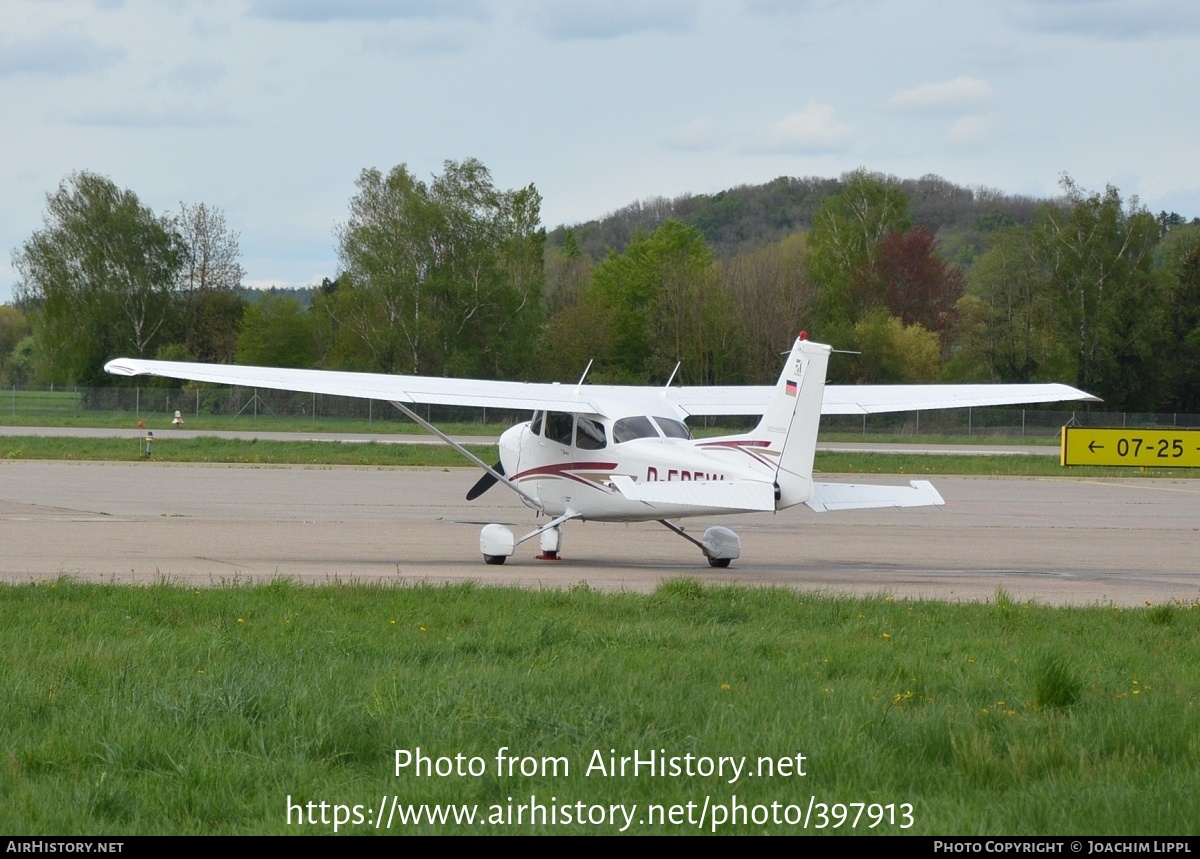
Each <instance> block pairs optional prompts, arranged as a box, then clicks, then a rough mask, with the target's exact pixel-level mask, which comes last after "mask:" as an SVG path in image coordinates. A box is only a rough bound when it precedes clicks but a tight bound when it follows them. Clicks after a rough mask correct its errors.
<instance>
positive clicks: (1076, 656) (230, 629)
mask: <svg viewBox="0 0 1200 859" xmlns="http://www.w3.org/2000/svg"><path fill="white" fill-rule="evenodd" d="M0 591H2V599H0V643H2V646H0V686H2V687H3V688H4V690H5V715H6V718H5V719H4V720H3V721H2V722H0V736H2V737H3V748H4V749H5V754H6V761H5V765H4V766H3V767H0V795H2V796H3V797H4V802H3V803H0V831H4V832H8V833H11V834H14V835H16V834H42V835H45V834H51V833H53V834H71V833H91V834H104V833H110V834H114V835H130V834H138V833H197V834H199V833H204V834H233V833H255V834H257V833H275V834H278V833H300V832H308V833H314V832H319V833H331V832H333V830H334V826H333V820H334V819H335V818H339V819H340V820H341V821H342V822H341V823H340V824H339V826H338V829H339V831H340V832H343V833H345V832H374V831H376V830H375V829H373V828H372V826H371V825H369V824H368V821H372V822H373V821H374V819H375V817H376V816H378V811H377V810H378V809H379V807H380V806H381V805H382V806H383V807H384V808H385V810H386V813H387V814H388V815H390V816H391V817H392V818H393V819H392V826H391V830H392V831H393V832H396V831H402V832H444V833H454V832H460V833H461V832H469V833H471V834H476V835H479V834H508V833H514V834H515V833H536V832H552V833H564V834H565V833H584V832H593V833H604V834H612V833H616V832H618V831H620V830H621V829H622V828H623V827H625V830H626V831H627V832H630V833H636V834H648V833H667V834H674V833H679V834H685V833H696V832H709V831H713V830H715V831H716V832H719V833H725V834H733V833H759V832H774V833H792V832H801V831H803V827H802V823H801V822H798V821H801V820H802V819H803V818H805V817H806V818H807V820H808V830H809V831H823V832H838V833H849V832H872V831H873V832H877V833H878V832H888V833H896V832H907V833H912V834H942V835H948V834H970V833H984V834H992V835H998V834H1006V833H1007V834H1068V833H1080V834H1105V833H1109V834H1134V833H1136V834H1158V835H1166V834H1186V833H1192V832H1194V831H1195V827H1196V821H1197V820H1198V819H1200V793H1197V791H1196V790H1195V776H1196V761H1197V759H1198V756H1200V735H1197V733H1196V731H1195V726H1196V723H1197V710H1196V705H1197V697H1198V694H1200V679H1198V678H1200V650H1197V648H1196V647H1195V641H1196V639H1197V636H1198V635H1200V610H1198V609H1197V608H1196V606H1194V605H1187V604H1182V605H1180V604H1176V605H1158V606H1148V607H1145V608H1144V609H1138V610H1118V609H1115V608H1111V607H1107V606H1096V607H1093V608H1087V609H1055V608H1047V607H1043V606H1038V605H1030V604H1016V603H1013V602H1012V601H1011V600H1009V599H1008V598H1007V596H1006V595H1005V594H1003V593H997V594H996V596H995V599H994V600H993V601H990V602H988V603H986V604H968V605H962V604H959V605H946V604H938V603H930V602H905V601H893V600H891V599H890V598H888V597H887V596H885V595H880V596H878V597H876V598H872V599H858V600H855V599H833V598H826V597H822V596H819V595H810V594H800V593H796V592H792V591H781V590H768V589H746V588H732V587H704V586H701V585H699V584H698V583H696V582H695V581H693V580H689V579H682V580H675V581H672V582H668V583H665V584H663V585H662V586H661V587H660V588H659V589H658V590H657V592H655V593H653V594H650V595H638V594H621V593H618V594H611V593H610V594H602V593H597V592H594V591H590V590H588V589H587V588H586V587H585V586H579V587H576V588H573V589H569V590H562V591H545V592H530V591H522V590H510V589H501V588H486V589H485V588H480V587H473V586H470V585H466V586H456V587H428V586H413V587H402V586H394V587H389V586H365V585H354V584H340V585H338V584H334V585H329V586H324V587H300V586H295V585H292V584H290V583H289V582H288V581H286V580H279V581H276V582H273V583H271V584H269V585H261V586H254V587H247V586H239V585H237V584H236V583H235V582H230V583H227V584H226V585H225V586H221V587H212V588H204V589H192V588H189V587H180V586H174V585H172V584H170V583H163V584H159V585H155V586H151V587H122V586H114V585H102V584H101V585H97V584H80V583H74V582H71V581H67V580H59V581H51V582H39V583H32V584H27V585H18V586H6V587H3V588H2V589H0ZM418 748H419V749H420V754H421V755H422V756H424V757H425V758H426V759H427V760H428V763H427V764H426V766H427V767H428V774H426V773H425V772H420V773H417V772H414V770H415V769H416V764H415V763H414V762H413V761H414V760H419V758H417V757H416V756H417V749H418ZM501 749H507V751H505V752H500V750H501ZM397 750H403V752H404V753H406V754H408V755H409V756H410V757H409V758H405V759H404V760H405V761H406V762H408V763H409V765H408V766H406V767H402V768H401V769H400V770H399V771H397V767H396V751H397ZM635 751H637V752H638V753H639V754H640V755H641V756H643V757H645V756H647V755H649V754H650V753H651V752H654V753H655V754H656V755H665V756H666V757H667V758H668V759H670V758H674V759H676V763H677V764H678V766H679V767H680V769H681V772H680V773H679V774H671V773H670V772H668V774H666V775H654V776H651V775H649V774H648V772H647V771H646V770H645V768H643V771H642V774H641V775H639V776H634V775H632V773H631V772H629V771H627V772H626V773H625V775H623V776H622V775H621V774H620V773H619V771H618V772H613V771H612V770H611V763H616V764H617V766H618V767H619V760H617V761H613V759H614V758H616V759H619V758H621V757H629V756H632V755H633V754H634V752H635ZM498 753H499V754H501V755H502V756H503V757H505V758H507V757H509V756H512V757H514V758H516V760H515V761H514V762H512V766H513V770H512V774H511V775H510V774H509V772H508V770H507V769H506V768H505V765H503V762H502V765H501V766H500V772H499V773H498V772H497V755H498ZM456 755H461V756H462V757H461V758H460V759H459V761H458V762H457V763H455V760H454V759H455V756H456ZM689 755H690V756H692V758H691V760H690V763H689V759H688V758H687V756H689ZM798 756H803V760H802V761H801V760H800V759H799V758H798ZM722 757H729V758H732V759H733V760H734V761H739V760H741V759H742V758H743V757H744V758H745V759H746V762H745V767H746V769H743V770H742V771H741V774H740V775H738V776H737V777H736V778H734V777H733V776H734V770H732V769H729V768H727V769H726V770H725V772H724V775H723V776H721V775H717V774H715V773H713V774H705V773H706V770H705V767H706V766H707V764H706V763H705V761H708V760H712V761H715V760H716V759H719V758H722ZM439 758H441V759H444V760H441V761H439V760H438V759H439ZM475 759H477V760H475ZM768 759H769V763H770V764H771V766H772V767H773V770H774V771H773V773H771V772H769V771H768V769H767V763H766V762H767V761H768ZM601 763H602V764H603V766H604V770H603V771H601V770H600V769H599V768H598V767H597V764H601ZM714 766H715V763H714ZM789 766H790V769H782V768H781V767H789ZM439 767H440V768H442V770H443V771H444V772H446V774H445V775H443V776H439V775H437V774H436V771H437V768H439ZM459 767H462V768H463V771H464V773H465V774H463V775H458V774H455V772H454V771H456V770H457V769H458V768H459ZM471 767H475V768H476V772H477V774H476V775H471V774H469V769H470V768H471ZM522 767H524V769H525V771H526V774H524V775H522V774H521V769H522ZM589 767H590V768H591V771H590V773H589V771H588V770H589ZM689 767H690V768H691V769H692V774H691V775H688V774H687V769H688V768H689ZM751 770H753V771H755V772H756V774H755V775H753V776H751V775H748V773H749V772H750V771H751ZM800 770H803V772H804V775H803V776H801V775H799V771H800ZM701 771H704V772H701ZM531 797H533V798H536V799H535V801H531ZM289 802H290V804H291V805H292V806H293V808H292V811H291V824H290V825H289V823H288V817H289ZM322 802H324V803H327V804H328V805H327V806H326V808H325V809H324V811H322V809H321V806H320V803H322ZM310 803H311V805H310ZM689 803H691V804H692V805H691V806H690V807H689V805H688V804H689ZM772 803H775V804H776V805H775V806H774V807H772ZM855 803H859V804H860V805H854V804H855ZM393 804H395V807H393ZM420 804H444V807H445V808H447V809H449V808H450V807H454V808H457V809H459V813H463V814H465V813H469V812H470V811H471V809H475V812H474V813H477V814H479V815H481V822H477V823H475V824H473V825H468V824H466V823H462V822H460V823H455V822H453V821H451V822H446V823H430V822H429V821H428V820H427V819H424V818H422V822H421V823H412V824H409V825H402V824H400V823H399V820H398V818H397V816H396V815H397V813H400V814H405V813H408V811H409V808H410V806H418V805H420ZM537 804H541V805H542V807H543V808H544V809H546V810H545V811H544V812H543V813H544V814H546V815H547V819H546V821H545V822H542V821H541V820H540V819H535V820H534V822H532V823H531V822H530V821H529V818H528V815H529V813H530V812H529V811H528V807H529V806H531V805H537ZM739 804H740V805H739ZM822 804H823V806H822ZM354 806H359V808H358V809H357V811H355V809H354ZM339 807H341V808H339ZM614 807H619V809H620V810H617V811H614ZM551 808H553V809H554V811H553V814H554V817H553V818H551V817H550V816H549V815H550V813H551V812H550V809H551ZM739 808H743V809H745V811H744V812H741V811H739ZM397 809H398V811H397ZM521 809H523V810H521ZM568 809H569V811H568ZM702 809H703V813H704V822H703V823H700V822H699V821H700V815H701V812H702ZM731 812H732V816H733V817H732V820H730V819H729V818H728V817H725V818H724V819H723V822H722V815H726V816H728V815H729V814H730V813H731ZM356 813H357V815H358V816H359V818H361V820H360V822H359V823H358V825H354V820H355V817H354V815H355V814H356ZM423 813H424V812H422V814H423ZM567 813H569V814H570V815H572V822H564V821H563V816H564V814H567ZM322 814H324V815H325V817H326V819H327V820H328V821H329V823H328V824H322V823H319V822H317V823H312V822H308V821H309V820H317V821H319V820H320V819H321V815H322ZM518 814H520V815H522V822H520V823H518V822H517V815H518ZM741 814H744V816H745V821H744V822H743V820H742V817H740V816H739V815H741ZM509 815H512V817H511V818H510V817H509ZM580 815H582V816H583V817H584V820H585V822H583V823H579V822H575V820H574V818H575V817H578V816H580ZM626 815H628V817H627V818H626ZM656 815H657V816H656ZM301 817H303V818H304V819H305V821H306V822H304V823H300V822H299V820H300V819H301ZM856 817H857V825H854V824H855V818H856ZM489 818H491V820H492V822H487V821H488V819H489ZM589 818H590V819H589ZM601 818H603V821H602V822H600V821H601ZM614 818H615V819H614ZM660 818H661V821H662V822H660ZM626 819H628V820H629V821H630V822H628V823H626ZM651 819H653V821H654V822H653V823H650V822H645V821H648V820H651ZM672 819H674V820H675V821H676V822H671V821H672ZM510 820H511V822H510ZM551 820H557V821H558V822H557V824H555V823H553V822H551ZM689 820H691V821H692V822H689ZM756 820H757V821H758V822H755V821H756ZM775 820H779V821H781V822H774V821H775ZM788 820H791V821H793V822H791V823H788V822H787V821H788ZM872 822H874V823H875V824H876V825H875V826H874V828H872V827H871V823H872ZM835 824H837V825H835Z"/></svg>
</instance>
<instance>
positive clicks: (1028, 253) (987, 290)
mask: <svg viewBox="0 0 1200 859" xmlns="http://www.w3.org/2000/svg"><path fill="white" fill-rule="evenodd" d="M968 290H969V291H968V294H967V295H966V296H964V297H963V298H962V299H961V300H960V301H959V303H958V312H959V317H960V325H959V339H958V347H959V348H958V352H957V354H956V355H955V357H954V358H953V359H952V360H951V362H950V367H949V370H950V373H951V375H952V376H953V377H954V378H956V379H971V380H977V381H986V382H1032V381H1052V380H1055V379H1060V380H1061V379H1064V378H1068V379H1069V378H1071V377H1073V375H1074V360H1073V358H1072V353H1071V349H1070V346H1069V344H1068V343H1066V342H1065V341H1064V340H1063V337H1062V332H1061V330H1060V329H1059V326H1058V325H1057V323H1056V322H1055V308H1054V302H1053V297H1052V295H1051V293H1050V287H1049V281H1048V280H1047V279H1046V277H1045V275H1044V271H1043V267H1042V265H1041V263H1040V262H1039V260H1038V259H1037V254H1036V252H1035V248H1034V243H1033V237H1032V235H1031V233H1030V231H1029V230H1028V229H1026V228H1024V227H1016V226H1012V227H1008V228H1005V229H1000V230H997V231H995V232H994V233H993V234H992V237H991V242H990V247H989V248H988V250H987V251H986V252H985V253H984V254H983V255H982V256H981V257H980V258H979V259H978V260H977V261H976V263H975V265H974V267H973V268H972V269H971V275H970V278H969V281H968Z"/></svg>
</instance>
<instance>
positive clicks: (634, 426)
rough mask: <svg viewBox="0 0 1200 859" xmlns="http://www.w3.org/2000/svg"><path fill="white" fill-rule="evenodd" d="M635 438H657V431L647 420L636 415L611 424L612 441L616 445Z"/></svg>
mask: <svg viewBox="0 0 1200 859" xmlns="http://www.w3.org/2000/svg"><path fill="white" fill-rule="evenodd" d="M637 438H658V430H656V429H655V428H654V424H652V423H650V419H649V418H647V417H643V416H641V415H637V416H636V417H632V418H621V419H620V420H619V421H617V422H616V423H615V424H613V441H614V442H616V443H617V444H620V443H621V442H625V441H633V440H634V439H637Z"/></svg>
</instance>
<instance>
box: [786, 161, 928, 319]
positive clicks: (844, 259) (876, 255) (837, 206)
mask: <svg viewBox="0 0 1200 859" xmlns="http://www.w3.org/2000/svg"><path fill="white" fill-rule="evenodd" d="M844 181H845V187H844V188H843V190H842V192H841V193H840V194H836V195H834V196H832V197H830V198H829V199H828V200H826V201H825V203H824V205H822V206H821V209H820V211H818V212H817V214H816V216H815V217H814V218H813V227H812V233H811V235H810V236H809V241H808V246H809V254H810V257H809V271H810V273H811V274H812V277H813V279H814V280H815V281H816V282H817V284H818V285H819V286H820V287H821V298H820V301H819V303H818V308H817V310H818V320H817V321H819V322H820V323H822V324H826V325H835V326H843V327H844V326H847V325H853V323H854V322H855V321H856V320H857V319H858V318H859V317H861V316H862V315H863V314H865V313H867V312H868V311H870V310H873V309H875V308H878V307H882V306H884V294H883V290H884V288H885V286H886V284H885V282H884V280H883V278H882V277H881V275H880V262H881V253H880V248H881V244H882V242H883V240H884V239H885V238H887V237H888V236H889V235H891V234H893V233H900V232H904V231H905V230H907V229H908V228H909V227H910V226H911V225H912V221H911V220H910V218H909V215H908V198H907V197H906V196H905V194H904V192H903V191H902V190H900V188H898V187H896V186H894V185H889V184H888V183H886V182H885V181H884V179H883V177H881V176H879V175H877V174H873V173H868V172H867V171H866V170H856V171H855V172H853V173H851V174H849V176H847V177H844Z"/></svg>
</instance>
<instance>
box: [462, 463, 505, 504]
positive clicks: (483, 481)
mask: <svg viewBox="0 0 1200 859" xmlns="http://www.w3.org/2000/svg"><path fill="white" fill-rule="evenodd" d="M492 468H494V469H495V470H496V471H498V472H499V473H500V474H503V473H504V463H503V462H497V463H496V464H495V465H493V466H492ZM495 485H496V475H494V474H492V473H491V472H484V475H483V477H481V478H479V480H478V482H477V483H476V484H475V485H474V486H472V487H471V491H470V492H468V493H467V500H468V501H474V500H475V499H476V498H478V497H479V496H480V495H482V494H483V493H485V492H487V491H488V490H489V489H491V488H492V487H493V486H495Z"/></svg>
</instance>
